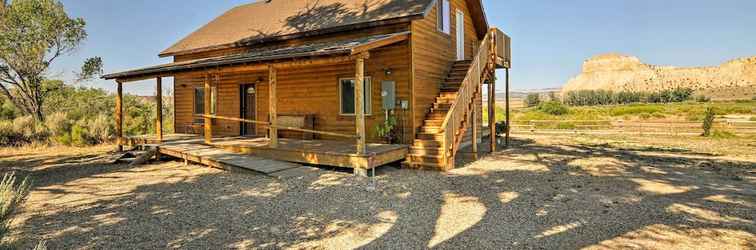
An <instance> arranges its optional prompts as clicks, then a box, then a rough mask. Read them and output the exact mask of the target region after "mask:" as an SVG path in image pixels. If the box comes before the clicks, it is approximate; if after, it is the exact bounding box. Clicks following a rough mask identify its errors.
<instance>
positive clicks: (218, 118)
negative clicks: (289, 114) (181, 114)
mask: <svg viewBox="0 0 756 250" xmlns="http://www.w3.org/2000/svg"><path fill="white" fill-rule="evenodd" d="M194 116H196V117H202V118H210V119H217V120H226V121H235V122H243V123H252V124H257V125H262V126H266V127H268V128H276V129H280V130H289V131H296V132H304V133H313V134H320V135H328V136H334V137H343V138H349V139H357V138H359V136H357V135H349V134H342V133H334V132H327V131H319V130H312V129H304V128H296V127H288V126H281V125H275V126H274V125H273V124H272V123H270V122H266V121H256V120H248V119H242V118H235V117H227V116H218V115H204V114H196V115H194Z"/></svg>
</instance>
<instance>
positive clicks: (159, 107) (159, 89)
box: [155, 77, 163, 142]
mask: <svg viewBox="0 0 756 250" xmlns="http://www.w3.org/2000/svg"><path fill="white" fill-rule="evenodd" d="M155 80H156V83H155V92H156V93H155V108H156V110H155V135H156V136H157V141H158V142H163V78H162V77H157V79H155Z"/></svg>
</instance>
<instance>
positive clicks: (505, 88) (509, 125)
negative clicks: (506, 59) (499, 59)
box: [504, 68, 512, 147]
mask: <svg viewBox="0 0 756 250" xmlns="http://www.w3.org/2000/svg"><path fill="white" fill-rule="evenodd" d="M504 72H506V73H505V74H506V75H505V77H506V79H505V80H504V91H506V93H505V94H504V95H505V98H506V99H507V100H506V101H505V105H506V112H507V113H506V116H507V129H506V133H505V136H504V142H505V144H506V146H507V147H509V130H510V129H511V127H512V120H510V119H509V109H510V107H509V68H506V69H505V70H504Z"/></svg>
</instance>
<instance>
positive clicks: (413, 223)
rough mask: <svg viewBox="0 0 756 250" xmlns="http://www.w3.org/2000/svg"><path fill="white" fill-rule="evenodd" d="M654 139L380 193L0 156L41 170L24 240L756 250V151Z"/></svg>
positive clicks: (338, 182) (478, 167)
mask: <svg viewBox="0 0 756 250" xmlns="http://www.w3.org/2000/svg"><path fill="white" fill-rule="evenodd" d="M645 140H647V139H645V138H605V140H601V138H583V139H575V138H572V137H529V138H518V139H517V140H516V141H515V142H516V147H514V148H512V149H509V150H505V151H502V152H497V153H495V154H493V155H490V156H487V157H484V158H483V159H481V160H479V161H477V162H474V163H471V164H469V165H468V166H466V167H463V168H459V169H455V170H453V171H450V172H448V173H437V172H427V171H413V170H395V169H393V168H383V169H382V171H380V172H381V175H380V176H379V177H378V179H377V191H375V192H367V191H365V190H366V187H367V185H368V182H367V181H366V180H363V179H359V178H355V177H353V176H351V175H350V174H346V173H340V172H331V171H320V173H317V174H311V175H308V176H304V177H303V178H300V179H289V180H284V181H280V180H275V179H271V178H268V177H263V176H258V175H251V174H241V173H231V172H223V171H219V170H215V169H208V168H204V167H200V166H183V165H182V164H181V163H177V162H165V163H159V164H152V165H144V166H139V167H128V166H126V165H96V164H87V163H81V162H77V161H76V159H80V158H82V157H86V156H87V155H89V154H97V153H101V152H104V151H106V150H108V149H110V148H109V147H108V148H105V147H102V148H93V149H81V150H78V149H77V150H78V151H77V152H72V153H69V152H66V151H63V150H60V149H51V150H43V151H34V152H24V151H23V150H19V151H14V150H2V151H1V152H0V159H2V160H0V167H2V168H4V169H7V168H13V169H15V170H16V171H26V173H28V174H30V175H31V176H32V177H33V178H34V179H35V180H36V181H35V185H34V187H33V190H32V193H31V196H30V200H29V201H28V202H27V203H26V205H25V207H24V208H23V211H22V213H21V214H20V215H19V216H18V217H17V219H16V221H15V223H14V229H15V232H16V235H15V236H16V237H15V238H16V242H15V243H16V244H19V245H20V246H21V247H24V248H29V247H32V246H33V245H34V244H35V243H36V242H37V241H38V240H40V239H46V240H48V246H49V247H50V248H51V249H69V248H75V249H80V248H87V249H88V248H96V249H113V248H135V249H154V248H220V247H234V248H242V249H244V248H327V249H344V248H356V247H365V248H427V247H438V248H455V249H458V248H469V247H470V246H474V247H476V248H594V249H605V248H630V247H639V248H650V249H669V248H687V249H700V248H709V249H753V248H755V247H756V244H754V241H753V239H754V235H755V234H756V225H754V221H753V220H754V213H753V211H755V210H756V191H755V190H754V189H753V187H754V185H755V184H756V173H754V171H756V166H755V164H756V158H754V157H752V156H748V155H740V156H737V155H728V153H730V152H731V151H726V152H724V153H721V154H712V153H711V152H706V151H703V152H702V151H700V150H698V149H697V148H696V147H680V146H674V145H672V146H661V145H656V144H650V145H649V144H647V143H644V142H645ZM655 143H663V142H655ZM681 143H682V142H681ZM693 144H696V143H693ZM741 146H742V144H741V145H735V146H733V147H741ZM740 150H741V151H747V149H740ZM737 152H740V151H737Z"/></svg>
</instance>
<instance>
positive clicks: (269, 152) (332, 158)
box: [127, 134, 409, 172]
mask: <svg viewBox="0 0 756 250" xmlns="http://www.w3.org/2000/svg"><path fill="white" fill-rule="evenodd" d="M127 143H128V144H129V145H140V144H158V145H160V147H162V148H164V149H166V150H167V149H172V148H173V149H175V150H178V151H181V152H184V153H186V154H203V155H215V157H216V158H221V157H224V156H223V155H226V154H228V153H233V154H235V155H246V156H254V157H257V158H259V159H256V162H257V163H258V165H260V167H259V168H260V171H267V172H270V171H273V172H275V171H280V170H279V169H280V168H282V167H280V164H268V163H267V162H265V161H259V160H264V159H269V160H275V161H279V162H280V161H286V162H295V163H304V164H313V165H326V166H336V167H346V168H354V169H362V170H365V169H371V168H374V167H378V166H382V165H385V164H388V163H391V162H395V161H399V160H403V159H404V158H405V157H406V155H407V152H408V150H409V147H408V146H407V145H396V144H375V143H371V144H367V145H366V148H367V153H366V154H358V153H357V147H356V146H355V142H354V141H332V140H298V139H289V138H279V142H278V147H276V148H271V147H270V144H269V143H270V140H269V139H267V138H262V137H219V138H213V140H212V143H210V144H205V142H204V140H203V139H202V138H200V137H199V136H197V135H186V134H169V135H164V137H163V141H162V142H159V141H156V140H155V138H154V137H153V136H136V137H129V138H128V140H127ZM179 149H180V150H179ZM214 150H222V151H214ZM179 155H181V154H179ZM195 157H196V156H195ZM226 160H227V161H234V160H232V159H231V158H229V159H226ZM236 164H242V162H236ZM269 165H272V166H269Z"/></svg>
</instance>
